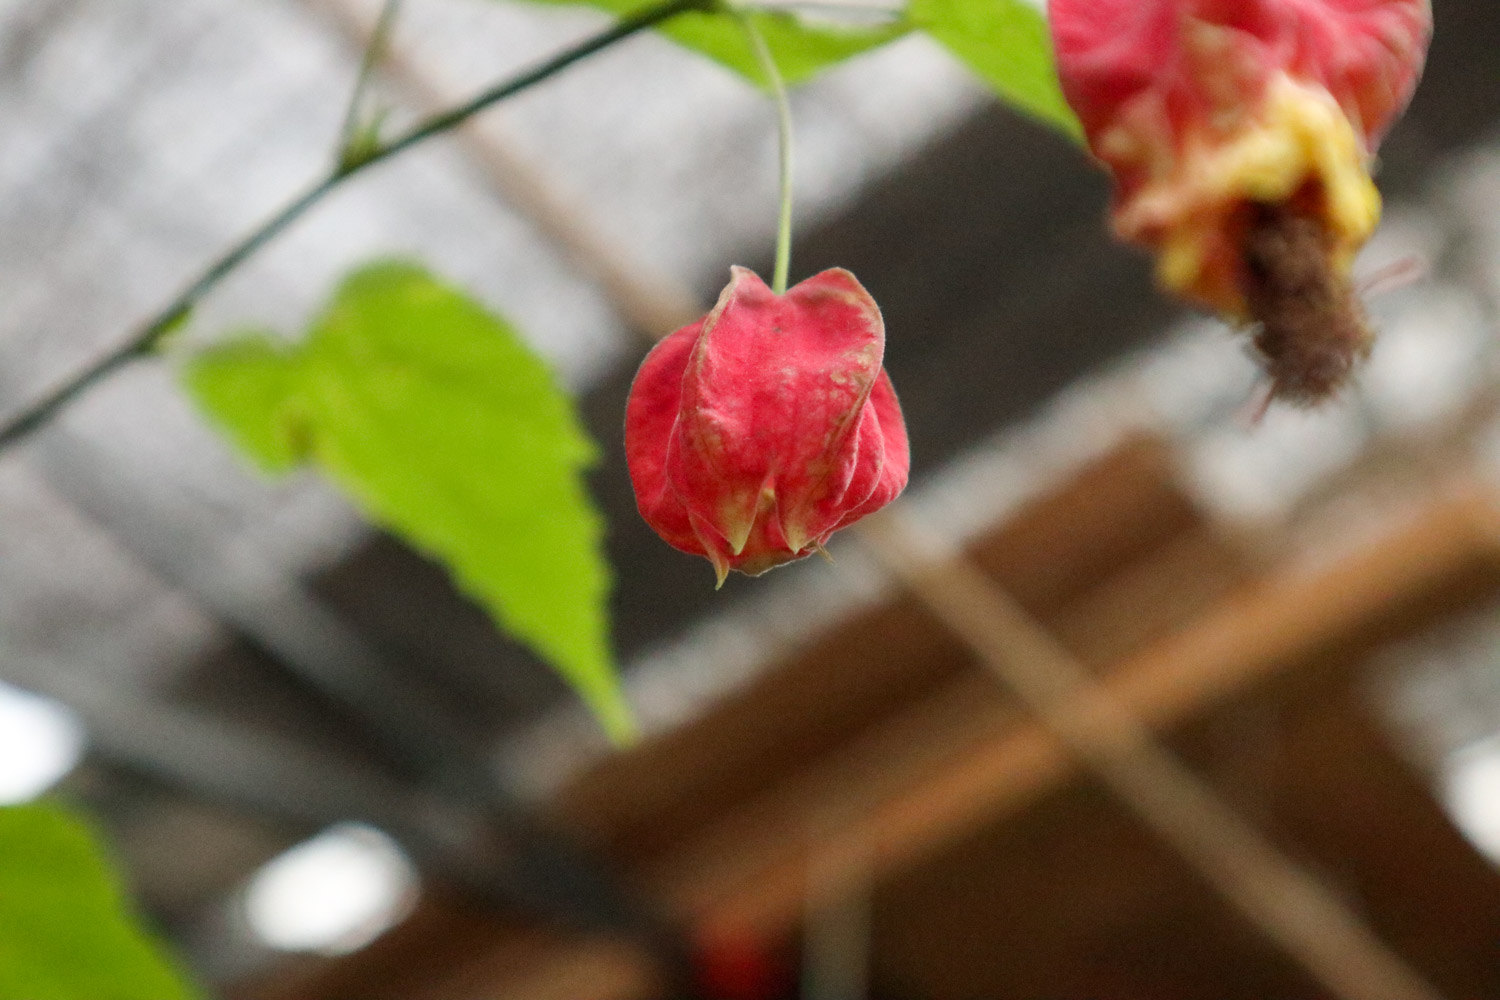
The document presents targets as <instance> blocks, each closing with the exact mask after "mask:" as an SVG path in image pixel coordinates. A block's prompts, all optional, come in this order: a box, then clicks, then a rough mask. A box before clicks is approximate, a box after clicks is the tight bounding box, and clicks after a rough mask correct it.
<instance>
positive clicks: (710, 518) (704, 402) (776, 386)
mask: <svg viewBox="0 0 1500 1000" xmlns="http://www.w3.org/2000/svg"><path fill="white" fill-rule="evenodd" d="M731 274H732V277H731V279H730V282H729V286H728V287H727V288H725V289H724V291H723V293H722V294H721V295H720V296H719V301H718V304H717V305H715V306H714V308H713V311H712V312H710V313H709V314H708V315H707V316H705V317H704V318H703V319H701V320H699V321H698V322H696V323H692V324H689V325H688V326H685V327H683V328H682V329H681V330H678V331H677V332H676V333H674V334H672V335H671V336H669V337H667V338H666V339H665V340H663V341H662V342H661V343H660V344H658V345H657V346H656V347H655V348H654V349H653V350H652V351H651V353H650V354H648V355H647V356H646V360H645V361H644V362H642V364H641V368H640V371H639V372H638V373H637V374H636V377H635V382H634V384H633V385H632V386H631V389H630V401H629V403H628V405H627V407H626V411H625V455H626V459H627V461H628V462H629V465H630V478H631V482H632V484H633V485H634V487H635V496H636V503H637V505H638V506H639V507H640V511H641V515H642V516H643V517H644V518H645V519H646V521H647V523H649V524H650V525H651V527H652V528H654V529H656V533H657V534H659V535H661V537H662V538H663V539H665V540H666V541H667V542H668V543H669V544H671V545H673V546H675V547H677V548H679V549H681V550H682V551H684V552H690V553H693V554H695V555H701V556H706V557H707V558H708V559H709V561H710V562H712V563H713V566H714V570H715V572H716V573H717V574H718V578H719V583H720V584H721V585H722V584H723V582H724V578H725V577H726V576H727V575H728V573H729V571H730V570H731V569H737V570H740V571H741V572H743V573H748V574H750V575H751V576H755V575H758V574H760V573H763V572H765V571H766V570H768V569H770V568H771V567H773V566H778V565H780V564H781V563H784V562H788V561H790V560H793V559H800V558H802V557H803V556H806V555H809V554H811V553H813V552H817V551H821V550H822V548H823V545H824V543H825V542H827V540H828V537H829V536H830V535H832V534H833V533H834V532H835V531H837V530H838V529H839V528H843V527H846V526H848V525H850V524H853V523H854V522H855V521H858V520H859V519H860V518H861V517H864V516H865V515H866V514H870V513H872V512H874V511H876V510H878V509H879V508H880V507H882V506H884V505H885V504H887V503H890V502H891V501H892V500H894V499H895V498H896V496H897V494H899V493H900V492H901V490H902V489H903V488H904V487H905V486H906V476H907V469H908V466H909V454H908V450H907V441H906V425H905V423H904V422H903V420H902V418H901V407H900V405H899V404H898V403H897V402H896V393H895V390H893V389H892V388H891V382H890V379H889V378H888V377H887V376H886V373H885V370H884V369H883V368H882V367H881V359H882V356H883V354H884V351H885V324H884V322H883V321H882V319H881V317H880V309H879V307H878V306H876V304H875V300H874V299H872V298H871V297H870V294H869V293H868V292H866V291H865V290H864V288H863V287H862V286H861V285H860V284H859V282H858V281H856V280H855V278H854V275H852V274H850V273H849V272H848V271H844V270H841V269H837V268H836V269H833V270H828V271H824V272H822V273H821V274H818V275H815V276H813V277H811V278H808V279H807V280H806V281H804V282H802V283H801V284H799V285H797V286H795V287H793V288H792V289H790V290H789V291H788V292H787V293H786V294H785V295H777V294H775V293H774V292H772V291H771V289H769V288H768V287H766V285H765V283H764V282H762V281H761V280H760V278H759V277H757V276H756V275H755V273H754V272H752V271H749V270H747V269H745V268H742V267H736V268H733V269H732V271H731Z"/></svg>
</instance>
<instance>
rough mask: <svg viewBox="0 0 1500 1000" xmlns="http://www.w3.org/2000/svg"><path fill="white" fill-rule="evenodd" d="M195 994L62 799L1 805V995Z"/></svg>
mask: <svg viewBox="0 0 1500 1000" xmlns="http://www.w3.org/2000/svg"><path fill="white" fill-rule="evenodd" d="M195 996H197V992H196V991H195V990H194V989H192V988H191V987H189V986H188V985H187V983H186V982H185V980H184V979H183V978H182V977H181V976H180V975H179V973H178V971H177V970H176V969H175V968H174V967H173V966H172V964H171V963H170V962H169V961H168V960H167V959H166V958H164V957H163V955H162V952H161V951H160V949H159V948H158V947H157V945H156V943H155V942H153V941H151V940H150V939H149V938H148V937H147V936H146V935H145V934H144V933H142V931H141V930H140V929H139V928H138V927H137V926H136V925H135V921H134V918H133V916H132V915H131V914H130V912H129V907H128V905H127V902H126V900H125V897H124V894H123V893H122V891H121V889H120V885H119V881H118V879H116V877H115V875H114V874H113V872H111V871H110V868H109V865H108V864H106V862H105V860H104V857H103V855H102V854H101V852H100V849H99V847H98V845H97V844H96V843H95V842H94V839H93V837H92V836H91V835H90V833H89V831H88V829H87V828H86V827H85V826H84V825H83V824H82V823H81V822H79V821H78V820H77V819H76V818H74V817H73V816H72V815H70V814H69V813H68V812H66V811H65V810H63V809H61V808H59V807H57V806H54V805H45V804H37V805H26V806H6V807H0V1000H189V998H192V997H195Z"/></svg>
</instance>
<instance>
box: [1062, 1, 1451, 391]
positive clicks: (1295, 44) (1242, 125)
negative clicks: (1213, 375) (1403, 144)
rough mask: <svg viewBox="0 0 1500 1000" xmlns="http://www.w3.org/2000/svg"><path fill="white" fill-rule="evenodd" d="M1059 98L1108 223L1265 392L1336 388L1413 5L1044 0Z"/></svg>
mask: <svg viewBox="0 0 1500 1000" xmlns="http://www.w3.org/2000/svg"><path fill="white" fill-rule="evenodd" d="M1050 11H1051V18H1052V31H1053V38H1054V42H1055V44H1056V48H1057V62H1058V72H1059V76H1060V77H1061V81H1062V86H1063V92H1064V93H1065V94H1066V96H1067V98H1068V102H1069V103H1070V104H1071V105H1072V106H1073V110H1074V111H1076V112H1077V114H1078V117H1079V119H1080V120H1081V121H1082V123H1083V127H1084V130H1085V132H1086V133H1087V135H1088V140H1089V145H1090V147H1091V148H1092V149H1093V151H1094V153H1095V155H1097V156H1098V157H1099V159H1100V160H1102V161H1103V162H1104V164H1105V166H1107V167H1108V168H1109V170H1110V172H1111V173H1112V174H1113V175H1114V178H1115V185H1116V199H1115V206H1114V210H1113V221H1114V226H1115V230H1116V232H1117V233H1118V234H1119V235H1120V236H1121V237H1122V238H1124V239H1126V240H1130V241H1132V242H1135V243H1140V244H1142V245H1144V246H1147V247H1150V248H1151V249H1153V250H1155V251H1156V253H1157V255H1158V278H1159V280H1160V281H1161V283H1162V284H1163V285H1164V286H1166V287H1167V288H1168V289H1169V290H1171V291H1173V292H1175V293H1177V294H1179V295H1181V296H1183V297H1185V298H1187V299H1190V300H1192V301H1195V302H1198V303H1201V304H1204V305H1207V306H1209V307H1211V308H1214V309H1216V310H1218V311H1219V312H1221V313H1223V314H1224V315H1226V316H1227V317H1229V318H1231V319H1234V320H1238V321H1241V322H1251V321H1253V322H1258V323H1259V324H1260V332H1259V333H1258V334H1257V335H1256V345H1257V347H1258V348H1259V349H1260V352H1261V354H1262V356H1263V358H1264V360H1265V363H1266V366H1267V370H1268V371H1269V373H1270V375H1271V379H1272V389H1273V391H1274V393H1275V394H1276V395H1277V396H1280V397H1282V398H1285V399H1289V400H1292V401H1294V402H1303V403H1310V402H1317V401H1319V400H1321V399H1324V398H1326V397H1328V396H1329V395H1331V394H1332V393H1334V392H1336V391H1337V390H1338V388H1339V387H1340V386H1341V385H1342V384H1343V382H1344V380H1345V379H1346V378H1347V377H1348V374H1349V371H1350V369H1351V368H1352V367H1353V365H1354V363H1355V362H1356V361H1358V360H1359V359H1360V358H1362V357H1363V356H1364V355H1365V354H1366V353H1368V351H1369V347H1370V341H1371V339H1372V338H1373V334H1371V333H1370V331H1369V328H1368V325H1367V323H1366V320H1365V318H1364V313H1363V310H1362V308H1361V306H1360V305H1359V303H1358V301H1357V300H1356V298H1355V296H1354V294H1353V290H1352V285H1351V282H1350V279H1349V272H1350V267H1351V265H1352V262H1353V258H1354V255H1355V253H1356V252H1357V251H1358V250H1359V248H1360V247H1361V246H1362V245H1363V244H1364V242H1365V241H1366V240H1367V239H1368V238H1369V236H1370V234H1371V232H1373V231H1374V229H1375V226H1376V224H1377V222H1378V221H1379V218H1380V196H1379V194H1378V193H1377V192H1376V190H1375V186H1374V184H1373V182H1372V181H1371V179H1370V170H1369V166H1370V161H1371V158H1372V156H1373V155H1374V152H1375V150H1376V147H1377V146H1378V145H1379V143H1380V139H1381V137H1382V136H1383V135H1384V133H1385V130H1386V129H1387V128H1388V127H1389V126H1390V124H1391V123H1392V122H1393V121H1394V120H1395V118H1396V117H1397V116H1398V115H1399V114H1400V113H1401V111H1402V110H1403V109H1404V108H1405V106H1406V103H1407V101H1408V100H1409V98H1410V97H1411V93H1412V90H1413V88H1414V87H1415V86H1416V82H1417V78H1418V77H1419V76H1420V75H1421V71H1422V63H1423V60H1424V58H1425V55H1426V51H1427V42H1428V39H1429V37H1430V36H1431V31H1432V13H1431V8H1430V6H1429V0H1051V5H1050Z"/></svg>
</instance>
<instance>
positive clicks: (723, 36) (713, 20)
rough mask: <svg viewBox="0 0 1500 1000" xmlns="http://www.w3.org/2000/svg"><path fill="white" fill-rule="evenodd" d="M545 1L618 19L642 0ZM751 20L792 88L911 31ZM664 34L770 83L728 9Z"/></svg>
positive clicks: (778, 15) (682, 18) (679, 22)
mask: <svg viewBox="0 0 1500 1000" xmlns="http://www.w3.org/2000/svg"><path fill="white" fill-rule="evenodd" d="M539 2H542V3H553V4H556V3H562V4H576V3H584V4H587V5H588V6H590V7H594V8H597V9H599V10H602V11H605V12H607V13H610V14H614V15H616V16H621V17H623V16H625V15H628V14H634V13H636V12H637V11H639V10H640V9H641V7H642V6H643V2H642V0H539ZM747 16H749V17H750V18H751V20H753V21H754V22H755V25H756V27H757V28H759V29H760V31H761V33H762V35H764V36H765V39H766V47H767V48H769V49H770V50H771V56H772V58H774V59H775V60H776V66H777V68H778V69H779V70H781V75H782V77H783V79H785V81H786V83H787V85H788V86H792V85H795V84H798V83H802V82H804V81H806V80H808V79H811V78H812V77H814V76H816V75H817V74H818V73H820V72H822V71H823V70H825V69H827V68H829V67H830V66H833V65H834V64H836V63H840V62H843V61H844V60H845V59H848V58H850V57H852V56H857V55H859V54H860V53H862V52H867V51H869V50H870V49H873V48H877V47H879V46H881V45H884V44H886V43H887V42H890V41H893V40H895V39H897V38H900V37H901V36H902V35H904V34H906V33H907V32H908V31H910V30H911V29H910V27H909V26H908V25H906V24H905V23H902V22H899V21H897V22H893V23H890V24H880V25H867V24H836V23H832V22H824V21H816V22H815V21H811V20H809V19H807V18H803V17H800V16H798V15H797V14H795V13H792V12H782V11H764V10H761V11H752V12H748V14H747ZM657 30H658V31H660V32H661V33H662V34H663V35H666V36H667V37H668V38H670V39H672V40H673V41H674V42H676V43H678V44H679V45H682V46H684V47H686V48H689V49H693V50H694V51H696V52H700V53H702V54H703V55H705V56H708V57H709V58H710V59H712V60H714V61H715V62H717V63H719V64H721V65H723V66H726V67H728V68H729V69H731V70H734V71H735V72H736V73H738V74H740V75H741V76H743V77H745V78H746V79H748V80H749V81H750V82H752V83H754V84H755V85H756V86H758V87H760V88H761V89H763V90H764V89H768V88H769V87H770V81H769V80H767V79H766V77H765V74H764V73H763V72H762V71H761V68H760V64H759V62H758V61H757V60H756V58H755V52H754V50H752V49H751V48H750V43H749V42H748V41H747V40H746V38H745V29H744V27H743V26H742V25H740V24H739V23H738V21H737V17H736V15H734V14H732V13H730V12H729V11H728V10H724V11H690V12H688V13H685V14H678V15H677V16H676V17H673V18H672V19H670V20H669V21H666V22H665V23H663V24H662V25H661V26H660V27H659V28H658V29H657Z"/></svg>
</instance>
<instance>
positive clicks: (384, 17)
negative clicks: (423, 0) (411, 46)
mask: <svg viewBox="0 0 1500 1000" xmlns="http://www.w3.org/2000/svg"><path fill="white" fill-rule="evenodd" d="M400 10H401V0H385V3H384V4H383V5H382V6H381V8H380V16H379V17H378V18H377V19H376V21H375V28H374V30H373V31H371V32H370V42H369V44H368V45H366V46H365V52H364V55H363V56H361V57H360V60H359V73H358V75H357V76H356V77H355V78H354V92H353V93H352V94H350V95H349V107H348V109H347V110H346V111H345V112H344V124H343V125H342V126H340V128H339V147H338V157H339V160H340V161H341V162H342V161H345V160H347V159H348V158H350V156H351V154H354V153H355V151H356V144H357V143H358V141H359V132H360V129H361V127H362V125H363V122H362V119H363V117H364V115H363V111H364V103H365V93H366V92H367V91H368V90H369V89H370V78H371V77H372V76H374V74H375V65H376V63H378V62H380V59H381V57H382V56H384V55H385V50H386V47H387V46H388V45H389V43H390V38H391V29H392V28H393V27H394V26H395V24H396V15H397V14H398V13H400Z"/></svg>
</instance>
